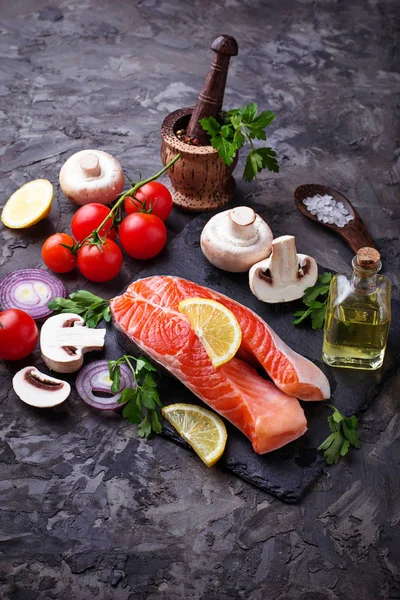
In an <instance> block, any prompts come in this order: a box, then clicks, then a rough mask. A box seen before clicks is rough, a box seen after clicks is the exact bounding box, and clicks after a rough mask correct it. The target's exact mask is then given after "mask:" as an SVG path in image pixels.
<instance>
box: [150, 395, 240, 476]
mask: <svg viewBox="0 0 400 600" xmlns="http://www.w3.org/2000/svg"><path fill="white" fill-rule="evenodd" d="M161 412H162V414H163V417H164V418H165V419H167V421H169V423H171V425H172V426H173V427H175V429H176V430H177V432H178V433H179V435H180V436H182V437H183V439H184V440H185V441H186V442H187V443H188V444H189V445H190V446H191V447H192V448H193V450H194V451H195V452H196V454H197V455H198V456H199V457H200V458H201V460H202V461H203V463H204V464H205V465H207V467H212V466H213V465H215V463H216V462H217V460H219V459H220V458H221V456H222V454H223V452H224V450H225V445H226V439H227V437H228V436H227V433H226V427H225V424H224V422H223V421H222V419H220V418H219V417H218V416H217V415H216V414H214V413H213V412H211V411H210V410H207V409H205V408H201V406H195V405H194V404H170V405H169V406H164V408H162V410H161Z"/></svg>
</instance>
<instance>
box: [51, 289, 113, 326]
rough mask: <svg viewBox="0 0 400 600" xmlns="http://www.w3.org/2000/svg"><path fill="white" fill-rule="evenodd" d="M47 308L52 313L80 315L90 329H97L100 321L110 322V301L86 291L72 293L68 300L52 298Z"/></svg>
mask: <svg viewBox="0 0 400 600" xmlns="http://www.w3.org/2000/svg"><path fill="white" fill-rule="evenodd" d="M47 306H48V307H49V308H50V310H52V311H54V312H59V313H68V312H70V313H74V314H76V315H80V316H81V317H83V319H84V321H85V324H86V325H87V326H88V327H92V328H95V327H97V325H98V324H99V323H100V321H101V320H102V319H105V320H106V321H108V322H109V321H111V310H110V301H109V300H104V299H103V298H100V297H99V296H96V295H95V294H92V293H91V292H87V291H86V290H79V291H78V292H74V293H73V294H70V296H69V298H54V299H53V300H51V301H50V302H49V303H48V304H47Z"/></svg>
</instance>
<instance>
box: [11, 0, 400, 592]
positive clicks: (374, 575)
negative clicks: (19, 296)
mask: <svg viewBox="0 0 400 600" xmlns="http://www.w3.org/2000/svg"><path fill="white" fill-rule="evenodd" d="M399 29H400V10H399V3H398V1H397V0H387V1H378V0H348V1H346V2H344V1H340V0H323V1H316V2H312V1H308V0H275V1H271V2H270V1H267V0H265V1H261V0H223V1H216V2H210V1H208V0H204V1H200V0H197V1H194V2H184V1H183V0H171V1H168V2H167V1H163V0H147V1H146V0H144V1H141V2H132V1H131V2H129V1H128V0H98V1H96V0H81V1H77V0H59V1H57V2H56V1H55V0H54V1H53V2H51V0H47V1H46V0H24V1H23V0H14V1H12V2H10V1H6V0H0V124H1V126H0V175H1V182H2V185H1V198H2V200H1V204H3V203H4V201H5V200H6V199H7V198H8V196H9V195H10V194H11V193H12V192H13V191H14V190H15V189H16V188H17V187H19V186H20V185H21V184H23V183H24V182H25V181H28V180H30V179H35V178H38V177H45V178H48V179H50V180H51V181H52V182H53V183H54V184H56V182H57V175H58V171H59V169H60V166H61V165H62V163H63V162H64V160H65V159H66V158H67V157H68V156H69V155H70V154H72V153H73V152H74V151H76V150H78V149H82V148H88V147H98V148H101V149H104V150H108V151H110V152H111V153H113V154H115V155H116V156H117V157H118V158H119V160H120V161H121V163H122V165H123V166H124V169H125V170H126V172H127V173H128V174H129V175H130V176H131V177H132V178H134V177H135V176H137V173H138V172H141V173H143V174H148V173H149V174H150V173H153V172H155V170H156V169H157V168H158V167H159V165H160V160H159V146H160V137H159V129H160V125H161V121H162V119H163V118H164V116H165V115H166V114H167V113H168V112H169V111H171V110H174V109H176V108H179V107H181V106H188V105H191V104H192V103H193V102H194V100H195V98H196V95H197V93H198V91H199V89H200V87H201V84H202V81H203V78H204V75H205V72H206V70H207V67H208V64H209V61H210V57H211V56H210V52H209V51H208V50H207V48H208V46H209V44H210V42H211V41H212V40H213V38H214V37H216V35H218V34H219V33H229V34H232V35H234V36H235V37H236V38H237V40H238V42H239V48H240V53H239V56H238V57H237V58H235V59H233V60H232V63H231V65H232V66H231V71H230V75H229V77H228V88H227V92H226V96H225V106H226V107H227V108H229V107H234V106H236V105H240V104H243V103H245V102H248V101H253V100H257V101H258V102H259V104H260V106H262V107H263V108H269V109H272V110H275V111H276V112H277V113H278V117H277V120H276V123H274V126H273V127H272V128H271V136H270V141H271V144H272V145H274V146H275V147H276V149H277V151H278V154H279V157H280V163H281V172H280V173H279V174H276V175H275V174H270V173H263V174H262V175H261V177H260V178H259V181H258V182H257V183H256V184H251V185H244V184H242V183H240V184H239V190H238V194H239V195H241V197H242V198H243V201H244V202H245V201H246V200H249V199H253V200H256V201H257V202H261V203H263V204H264V205H265V206H266V207H268V210H269V211H270V224H271V227H272V229H273V230H274V231H276V232H282V231H285V232H286V233H294V234H296V236H297V240H298V247H299V250H300V251H307V250H309V251H310V252H311V251H312V253H313V255H314V256H315V257H316V258H317V259H318V261H319V262H320V263H321V264H323V265H324V266H326V267H330V268H334V269H342V268H346V267H347V265H348V264H349V262H350V260H351V257H352V253H351V251H350V250H349V249H348V248H347V247H346V246H345V245H344V244H343V242H342V241H341V240H339V239H337V238H335V237H334V236H333V235H331V234H329V233H325V232H324V231H323V230H322V228H319V227H318V226H316V225H314V224H312V223H310V222H308V221H307V220H306V219H304V218H303V217H302V215H300V214H299V213H297V211H296V208H295V207H294V203H293V200H292V194H293V190H294V188H295V187H296V185H298V184H301V183H307V182H315V183H319V182H321V183H326V184H330V185H333V186H334V187H337V188H338V189H340V190H342V191H344V192H345V193H347V194H348V196H349V197H350V198H351V199H352V200H354V203H355V206H356V207H357V209H358V210H359V212H360V213H361V214H362V216H363V218H364V220H365V223H366V224H367V226H368V228H369V229H370V231H371V233H372V235H373V237H374V238H375V239H376V241H377V244H378V247H379V248H380V250H381V252H382V255H383V259H384V263H385V268H386V272H387V273H388V274H389V276H390V278H391V280H392V282H393V283H394V284H395V285H398V283H399V263H400V259H399V254H400V253H399V242H398V233H399V228H398V223H399V216H400V215H399V183H400V146H399V91H400V72H399V64H400V56H399V54H400V50H399V48H400V46H399V36H398V34H399ZM242 167H243V156H242V157H241V164H240V165H239V167H238V171H237V173H238V175H239V173H240V169H241V168H242ZM238 180H239V178H238ZM72 214H73V207H72V206H71V204H70V203H69V202H68V201H67V200H66V199H65V198H64V197H63V195H62V194H61V193H60V192H59V190H58V188H57V187H56V195H55V201H54V203H53V209H52V213H51V217H50V219H49V220H47V222H44V223H42V224H41V225H40V226H38V227H34V228H32V229H31V230H29V231H26V232H23V231H11V230H7V229H5V228H4V227H1V229H0V238H1V239H0V274H1V275H3V274H5V273H7V272H8V271H10V270H12V269H16V268H21V267H22V266H26V267H28V266H30V267H32V266H38V265H40V263H41V260H40V249H41V243H42V241H43V239H44V237H45V236H46V235H48V234H50V233H51V232H53V231H62V230H66V229H67V228H68V224H69V221H70V218H71V215H72ZM188 219H189V217H187V216H185V215H182V214H179V213H176V214H175V215H174V216H173V218H172V219H171V220H170V224H169V228H170V235H171V236H172V235H174V234H175V233H177V232H178V231H180V230H181V229H182V227H183V226H184V224H185V223H187V222H188ZM139 270H140V266H139V265H137V264H134V263H133V262H129V261H127V262H126V264H125V265H124V269H123V272H122V274H121V276H120V277H119V278H118V279H117V280H116V281H115V282H113V283H112V284H111V285H109V286H97V287H96V286H94V285H93V286H88V287H89V288H90V289H92V290H97V291H99V292H101V293H103V294H104V295H108V296H111V295H113V293H115V291H118V290H119V289H121V288H122V287H123V285H125V283H126V282H127V281H129V280H130V279H131V278H132V277H133V276H134V275H135V274H136V273H137V272H138V271H139ZM65 281H66V285H67V287H68V290H69V291H71V290H72V289H77V288H80V287H82V285H83V284H84V282H83V280H82V279H80V280H77V279H76V278H74V277H73V276H69V277H66V278H65ZM99 287H100V289H99ZM394 292H395V293H396V295H398V289H396V288H395V290H394ZM11 372H12V371H11V370H10V369H9V367H6V366H5V365H4V364H2V365H1V366H0V378H1V384H0V422H1V431H2V433H1V448H0V451H1V462H0V478H1V480H0V542H1V544H0V598H2V599H4V600H36V599H40V600H42V599H43V600H72V599H74V600H75V599H76V600H88V599H92V598H95V599H96V600H114V599H115V600H167V599H168V600H170V599H171V600H181V599H182V600H217V599H218V600H225V599H226V600H228V599H229V600H231V599H233V600H239V599H240V600H242V599H247V598H250V599H252V600H358V599H359V598H363V599H364V600H394V599H398V598H400V560H399V559H400V538H399V529H400V526H399V520H400V481H399V455H400V437H399V431H400V427H399V390H400V378H399V376H396V377H394V378H393V379H392V380H391V381H390V382H389V383H388V384H387V385H386V387H385V389H384V391H383V392H382V393H381V394H380V396H379V397H378V398H377V399H376V401H375V402H374V404H373V406H372V407H371V408H370V409H369V410H368V411H367V412H366V413H365V414H364V415H363V417H362V419H361V427H360V428H361V438H362V440H363V447H362V449H361V450H360V451H358V452H353V453H351V454H349V455H348V456H347V457H346V458H345V459H344V460H343V461H342V462H341V463H340V464H339V465H337V466H336V467H333V468H329V469H326V471H325V473H324V474H323V476H322V477H321V478H320V479H319V480H318V481H317V482H316V484H315V485H314V486H313V489H312V490H311V491H310V493H309V494H308V495H307V496H306V497H305V498H304V500H303V501H302V502H300V503H299V504H298V505H296V506H289V505H285V504H283V503H281V502H279V501H278V500H274V499H273V498H272V497H270V496H268V495H267V494H265V493H263V492H261V491H259V490H257V489H255V488H253V487H251V486H249V485H247V484H245V483H243V482H241V481H240V480H238V479H236V478H234V477H233V476H229V475H227V474H226V473H223V472H222V471H220V470H219V469H218V468H217V467H216V468H214V469H211V470H206V469H205V468H204V467H203V465H202V464H201V463H200V461H199V460H197V459H196V458H195V457H194V456H192V455H191V454H189V453H187V452H186V451H184V450H183V449H182V448H179V447H177V446H174V445H173V444H171V443H169V442H167V441H166V440H164V439H153V440H151V441H149V442H144V441H139V440H138V438H137V436H136V433H135V428H134V427H132V426H129V425H128V424H126V423H124V422H122V421H120V420H119V419H118V418H111V419H108V420H105V419H103V418H99V416H98V415H96V414H92V413H89V411H88V410H86V409H85V408H84V407H82V406H81V405H80V404H79V403H78V401H77V400H76V399H74V400H73V401H71V402H70V403H69V405H68V407H67V409H66V410H61V411H60V412H56V413H55V414H54V416H53V417H49V416H47V417H46V418H44V417H43V416H42V415H41V413H38V412H35V411H31V410H29V409H28V408H27V407H25V406H23V405H21V403H19V402H17V400H16V398H15V396H14V395H13V393H12V391H11V383H10V375H11Z"/></svg>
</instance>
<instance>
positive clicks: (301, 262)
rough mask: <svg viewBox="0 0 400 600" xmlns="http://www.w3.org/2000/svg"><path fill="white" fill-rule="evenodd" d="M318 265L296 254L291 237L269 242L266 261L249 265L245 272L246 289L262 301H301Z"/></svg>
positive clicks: (306, 257) (294, 244)
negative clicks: (270, 247)
mask: <svg viewBox="0 0 400 600" xmlns="http://www.w3.org/2000/svg"><path fill="white" fill-rule="evenodd" d="M317 278H318V266H317V263H316V261H315V259H314V258H312V257H311V256H307V255H306V254H297V251H296V243H295V238H294V237H293V236H292V235H282V236H281V237H279V238H276V239H275V240H274V241H273V242H272V254H271V256H270V257H269V258H266V259H265V260H262V261H260V262H258V263H256V264H255V265H253V266H252V267H251V269H250V272H249V284H250V289H251V291H252V292H253V294H254V295H255V296H257V298H258V299H259V300H262V301H263V302H269V303H276V302H290V301H292V300H297V298H301V297H302V295H303V294H304V291H305V289H306V288H308V287H311V286H313V285H314V284H315V282H316V281H317Z"/></svg>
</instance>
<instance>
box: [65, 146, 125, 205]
mask: <svg viewBox="0 0 400 600" xmlns="http://www.w3.org/2000/svg"><path fill="white" fill-rule="evenodd" d="M60 186H61V189H62V191H63V192H64V194H65V195H66V196H67V198H69V199H70V200H71V201H72V202H74V203H75V204H78V205H79V206H83V205H84V204H90V203H91V202H99V203H101V204H110V203H111V202H113V201H114V200H115V199H116V197H117V196H118V194H120V193H121V192H122V190H123V189H124V174H123V172H122V168H121V165H120V164H119V162H118V161H117V159H116V158H114V156H111V154H108V153H107V152H103V151H102V150H81V151H80V152H76V153H75V154H73V155H72V156H70V157H69V159H68V160H67V161H66V162H65V163H64V165H63V166H62V167H61V170H60Z"/></svg>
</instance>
